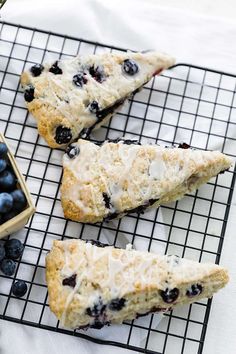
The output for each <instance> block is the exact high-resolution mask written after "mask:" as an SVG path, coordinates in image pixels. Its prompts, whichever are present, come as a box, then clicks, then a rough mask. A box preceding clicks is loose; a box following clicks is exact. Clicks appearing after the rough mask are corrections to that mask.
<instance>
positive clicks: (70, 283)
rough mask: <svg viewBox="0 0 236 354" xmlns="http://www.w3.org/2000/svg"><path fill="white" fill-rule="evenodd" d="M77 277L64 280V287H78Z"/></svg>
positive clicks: (74, 275) (73, 276)
mask: <svg viewBox="0 0 236 354" xmlns="http://www.w3.org/2000/svg"><path fill="white" fill-rule="evenodd" d="M76 276H77V274H73V275H72V276H71V277H69V278H65V279H63V280H62V285H64V286H65V285H68V286H71V287H72V288H74V287H75V285H76Z"/></svg>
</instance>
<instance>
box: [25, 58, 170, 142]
mask: <svg viewBox="0 0 236 354" xmlns="http://www.w3.org/2000/svg"><path fill="white" fill-rule="evenodd" d="M173 64H174V59H173V58H172V57H170V56H168V55H167V54H161V53H157V52H147V53H132V52H127V53H103V54H95V55H92V54H91V55H84V56H82V55H81V56H80V55H79V56H77V57H75V58H72V59H67V60H61V61H56V62H54V63H45V64H44V65H41V64H37V65H34V66H33V67H32V68H31V69H30V70H28V71H26V72H24V73H23V74H22V77H21V84H22V87H23V90H24V98H25V101H26V105H27V107H28V109H29V111H30V112H31V113H32V114H33V116H34V117H35V118H36V120H37V122H38V130H39V134H41V135H42V137H44V139H45V140H46V141H47V143H48V145H49V146H51V147H53V148H55V147H59V146H65V145H67V144H68V143H70V142H71V141H74V140H76V139H77V138H78V137H87V136H88V135H89V134H90V133H91V131H92V130H93V129H95V128H98V127H99V126H100V125H101V124H102V123H104V122H105V121H107V120H108V119H110V118H111V116H112V115H113V113H114V112H116V111H117V110H118V109H119V108H121V106H122V104H123V103H124V101H125V100H126V99H127V98H128V97H129V96H130V95H131V94H134V93H135V92H137V91H138V90H139V89H141V88H142V87H143V85H145V84H146V83H147V82H148V81H149V80H150V79H151V78H152V77H153V76H154V75H157V74H159V73H160V72H161V71H162V70H164V69H167V68H168V67H170V66H171V65H173Z"/></svg>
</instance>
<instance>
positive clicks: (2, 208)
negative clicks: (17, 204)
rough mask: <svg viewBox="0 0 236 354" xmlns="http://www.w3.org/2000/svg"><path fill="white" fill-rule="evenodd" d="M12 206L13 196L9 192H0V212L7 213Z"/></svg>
mask: <svg viewBox="0 0 236 354" xmlns="http://www.w3.org/2000/svg"><path fill="white" fill-rule="evenodd" d="M12 206H13V198H12V196H11V194H9V193H5V192H4V193H0V213H2V214H4V213H8V212H9V211H10V210H11V208H12Z"/></svg>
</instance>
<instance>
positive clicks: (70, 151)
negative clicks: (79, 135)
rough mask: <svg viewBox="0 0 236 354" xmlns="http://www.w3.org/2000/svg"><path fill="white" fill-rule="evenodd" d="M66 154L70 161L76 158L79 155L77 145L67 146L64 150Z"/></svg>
mask: <svg viewBox="0 0 236 354" xmlns="http://www.w3.org/2000/svg"><path fill="white" fill-rule="evenodd" d="M66 153H67V155H68V156H69V158H70V159H73V158H74V157H76V156H77V155H79V153H80V149H79V147H78V146H77V145H73V144H71V145H69V146H68V147H67V149H66Z"/></svg>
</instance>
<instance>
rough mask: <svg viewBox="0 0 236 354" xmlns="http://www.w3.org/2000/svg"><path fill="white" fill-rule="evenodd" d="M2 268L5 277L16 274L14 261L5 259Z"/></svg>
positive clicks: (0, 266)
mask: <svg viewBox="0 0 236 354" xmlns="http://www.w3.org/2000/svg"><path fill="white" fill-rule="evenodd" d="M0 268H1V271H2V272H3V273H4V274H5V275H8V276H9V277H10V276H11V275H13V274H14V272H15V269H16V263H15V262H14V261H13V260H12V259H7V258H4V259H3V261H2V263H1V265H0Z"/></svg>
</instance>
